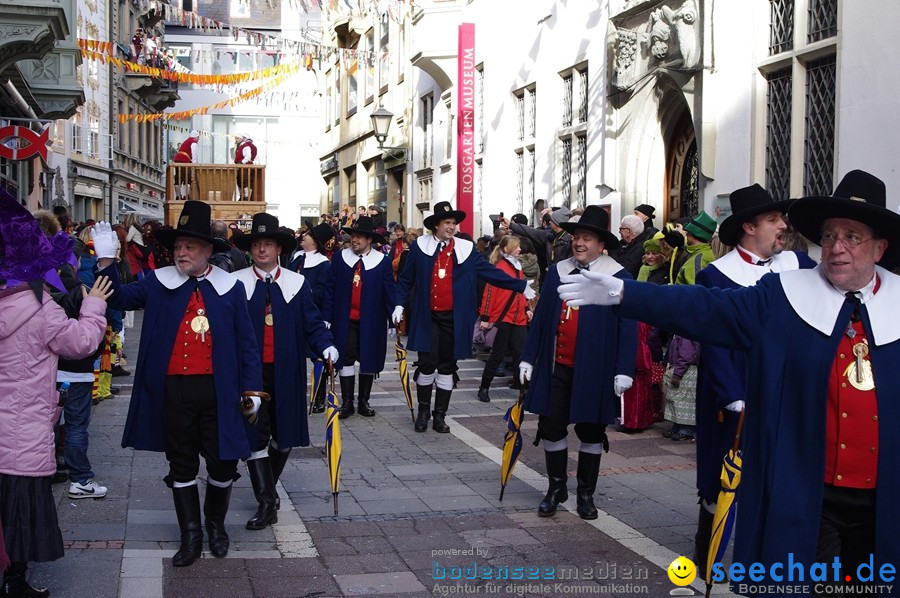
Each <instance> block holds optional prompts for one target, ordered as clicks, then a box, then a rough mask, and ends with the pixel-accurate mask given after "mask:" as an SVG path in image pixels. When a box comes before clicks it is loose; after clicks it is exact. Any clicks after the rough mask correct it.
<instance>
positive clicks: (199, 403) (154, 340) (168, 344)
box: [94, 201, 262, 567]
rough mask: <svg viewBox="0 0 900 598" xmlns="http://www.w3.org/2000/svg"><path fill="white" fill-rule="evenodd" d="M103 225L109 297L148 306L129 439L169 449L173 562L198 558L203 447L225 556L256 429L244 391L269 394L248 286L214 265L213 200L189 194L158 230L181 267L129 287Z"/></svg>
mask: <svg viewBox="0 0 900 598" xmlns="http://www.w3.org/2000/svg"><path fill="white" fill-rule="evenodd" d="M96 229H97V230H95V232H94V249H95V250H96V252H97V257H98V258H99V262H100V263H99V266H100V267H101V268H102V270H101V271H100V273H101V274H105V275H109V276H110V277H111V278H112V279H113V281H114V286H115V292H114V293H113V296H112V297H110V303H111V304H112V305H114V306H115V307H116V308H118V309H140V308H144V324H143V325H144V327H145V328H144V329H145V330H146V331H148V333H146V334H142V335H141V344H140V353H139V355H138V362H137V368H136V371H135V376H134V378H135V380H134V390H133V391H132V394H131V403H130V404H129V407H128V417H127V419H126V421H125V432H124V434H123V437H122V446H123V447H132V448H135V449H137V450H147V451H157V452H161V451H164V452H165V454H166V459H167V460H168V462H169V472H168V475H166V477H165V482H166V485H167V486H169V487H170V488H172V497H173V500H174V503H175V512H176V515H177V516H178V525H179V528H180V529H181V548H180V549H179V550H178V552H176V553H175V556H174V557H173V558H172V564H173V565H175V566H176V567H183V566H187V565H191V564H192V563H193V562H194V561H195V560H196V559H197V558H199V557H200V548H201V543H202V540H203V533H202V531H201V529H200V495H199V490H198V488H197V474H198V472H199V469H200V455H201V454H202V455H203V457H204V459H205V460H206V471H207V473H208V476H207V487H206V497H205V500H204V505H203V512H204V514H205V516H206V531H207V534H208V537H209V549H210V552H211V553H212V555H213V556H215V557H219V558H221V557H224V556H225V555H226V554H227V553H228V546H229V538H228V534H227V532H226V530H225V515H226V513H227V512H228V504H229V502H230V500H231V486H232V483H233V482H234V480H235V479H237V477H238V476H237V462H238V459H246V458H247V457H249V456H250V452H251V447H250V441H249V437H252V436H254V435H255V431H254V430H253V429H252V427H250V424H249V423H248V422H246V421H245V419H244V417H242V414H241V409H240V405H241V401H240V398H241V397H242V395H245V396H249V395H259V393H261V392H262V375H261V372H260V361H259V350H258V348H257V345H256V342H255V340H254V337H255V332H254V330H253V325H252V324H251V322H250V317H249V315H248V312H247V296H246V293H245V292H244V287H243V286H242V285H241V284H240V283H239V282H238V280H237V278H235V277H234V276H232V275H231V274H228V273H227V272H225V271H223V270H221V269H219V268H216V267H215V266H212V265H210V264H209V263H208V260H209V257H210V256H211V255H212V253H213V248H214V246H216V245H222V242H221V241H219V240H217V239H214V238H213V236H212V232H211V230H210V208H209V204H207V203H204V202H200V201H186V202H185V204H184V208H183V210H182V212H181V215H180V216H179V219H178V226H177V228H175V229H171V230H160V231H159V232H158V233H157V238H158V240H159V242H160V243H161V244H163V245H164V246H166V247H168V248H169V249H171V251H172V255H173V256H174V258H175V265H174V266H169V267H166V268H159V269H157V270H154V271H153V272H152V273H151V274H149V275H148V276H147V277H145V278H144V279H143V280H141V281H138V282H135V283H132V284H128V285H121V284H119V282H118V275H117V273H116V271H115V268H114V267H112V260H111V259H110V256H112V255H114V254H115V238H114V237H112V238H110V234H111V233H110V231H109V226H108V225H107V224H105V223H98V225H97V227H96ZM221 249H223V250H224V249H227V247H221ZM250 414H252V410H251V412H250Z"/></svg>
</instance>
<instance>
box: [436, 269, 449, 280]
mask: <svg viewBox="0 0 900 598" xmlns="http://www.w3.org/2000/svg"><path fill="white" fill-rule="evenodd" d="M445 276H447V270H446V268H438V278H444V277H445Z"/></svg>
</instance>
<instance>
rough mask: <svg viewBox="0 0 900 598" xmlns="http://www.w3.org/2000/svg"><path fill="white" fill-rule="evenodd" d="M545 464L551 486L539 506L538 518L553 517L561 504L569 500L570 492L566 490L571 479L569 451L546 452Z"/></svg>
mask: <svg viewBox="0 0 900 598" xmlns="http://www.w3.org/2000/svg"><path fill="white" fill-rule="evenodd" d="M544 462H545V463H546V464H547V480H548V481H549V486H548V488H547V494H546V495H544V500H542V501H541V504H540V505H538V516H539V517H551V516H553V515H554V514H555V513H556V508H557V507H558V506H559V503H563V502H566V501H567V500H569V491H568V489H567V488H566V483H567V482H568V479H569V475H568V473H567V472H566V466H567V465H568V463H569V451H566V450H563V451H544Z"/></svg>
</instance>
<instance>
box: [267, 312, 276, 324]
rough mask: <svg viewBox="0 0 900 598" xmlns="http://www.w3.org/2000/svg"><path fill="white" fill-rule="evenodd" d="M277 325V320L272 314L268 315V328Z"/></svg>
mask: <svg viewBox="0 0 900 598" xmlns="http://www.w3.org/2000/svg"><path fill="white" fill-rule="evenodd" d="M274 323H275V318H273V317H272V314H266V326H271V325H273V324H274Z"/></svg>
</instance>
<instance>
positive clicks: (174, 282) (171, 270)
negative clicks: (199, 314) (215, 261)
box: [154, 266, 237, 296]
mask: <svg viewBox="0 0 900 598" xmlns="http://www.w3.org/2000/svg"><path fill="white" fill-rule="evenodd" d="M210 268H211V270H210V271H209V272H208V273H207V274H206V275H204V276H198V277H196V279H197V281H198V282H199V281H201V280H208V281H209V283H210V284H211V285H212V287H213V288H214V289H215V290H216V293H218V294H219V295H220V296H221V295H224V294H225V293H227V292H228V291H230V290H231V287H233V286H234V283H236V282H237V278H235V277H234V276H233V275H231V274H229V273H228V272H226V271H225V270H222V269H221V268H217V267H216V266H210ZM154 272H155V273H156V279H157V280H159V282H160V284H162V285H163V286H164V287H166V288H167V289H169V290H170V291H171V290H173V289H177V288H178V287H180V286H181V285H183V284H184V283H186V282H188V281H189V280H190V279H191V277H190V276H188V275H187V274H182V273H181V272H180V271H179V270H178V268H176V267H175V266H165V267H163V268H157V269H156V270H154Z"/></svg>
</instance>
